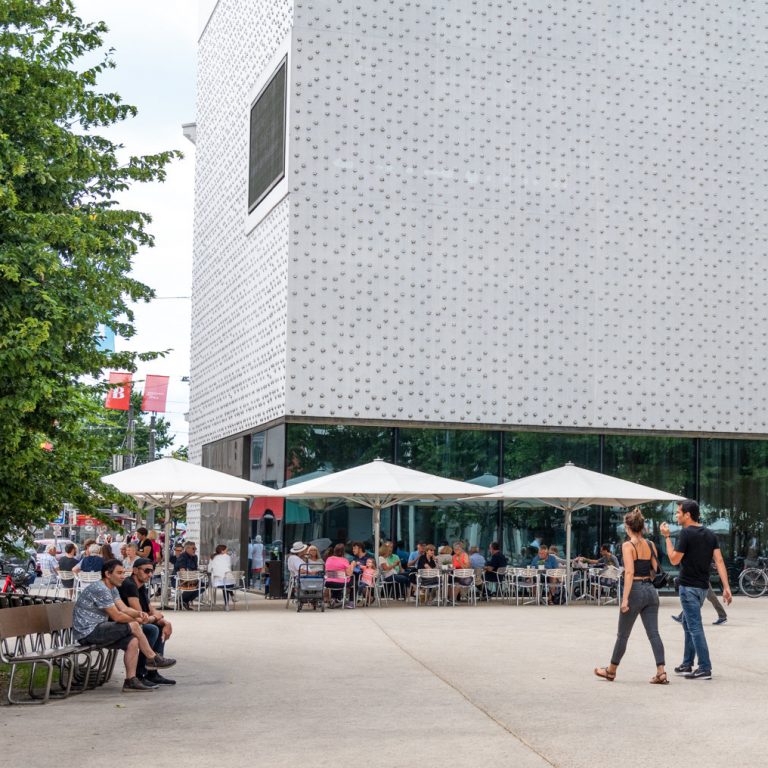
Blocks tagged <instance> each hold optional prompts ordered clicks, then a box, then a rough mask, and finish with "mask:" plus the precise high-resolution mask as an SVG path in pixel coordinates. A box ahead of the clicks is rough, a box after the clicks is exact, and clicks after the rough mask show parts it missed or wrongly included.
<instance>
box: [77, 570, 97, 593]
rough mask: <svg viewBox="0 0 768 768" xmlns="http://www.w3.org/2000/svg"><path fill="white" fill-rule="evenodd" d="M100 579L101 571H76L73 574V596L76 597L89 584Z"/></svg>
mask: <svg viewBox="0 0 768 768" xmlns="http://www.w3.org/2000/svg"><path fill="white" fill-rule="evenodd" d="M100 580H101V571H78V572H77V573H76V574H75V597H77V596H78V595H79V594H80V593H81V592H82V591H83V590H84V589H85V588H86V587H87V586H88V585H89V584H95V583H96V582H97V581H100Z"/></svg>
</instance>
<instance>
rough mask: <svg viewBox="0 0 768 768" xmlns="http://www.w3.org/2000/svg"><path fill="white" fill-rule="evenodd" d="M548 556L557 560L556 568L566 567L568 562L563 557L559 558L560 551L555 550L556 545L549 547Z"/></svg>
mask: <svg viewBox="0 0 768 768" xmlns="http://www.w3.org/2000/svg"><path fill="white" fill-rule="evenodd" d="M549 554H550V555H552V557H554V558H555V560H557V567H558V568H565V567H566V565H568V561H567V560H566V559H565V558H564V557H560V550H559V549H558V548H557V545H556V544H550V545H549Z"/></svg>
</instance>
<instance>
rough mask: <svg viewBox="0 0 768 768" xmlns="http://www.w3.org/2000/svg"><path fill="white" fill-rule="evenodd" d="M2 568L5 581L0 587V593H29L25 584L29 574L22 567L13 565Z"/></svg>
mask: <svg viewBox="0 0 768 768" xmlns="http://www.w3.org/2000/svg"><path fill="white" fill-rule="evenodd" d="M3 570H4V572H5V581H4V582H3V588H2V589H0V594H13V593H17V594H21V595H28V594H29V587H28V586H27V582H28V581H29V576H28V574H27V572H26V571H25V570H24V569H23V568H20V567H19V566H14V567H11V568H4V569H3Z"/></svg>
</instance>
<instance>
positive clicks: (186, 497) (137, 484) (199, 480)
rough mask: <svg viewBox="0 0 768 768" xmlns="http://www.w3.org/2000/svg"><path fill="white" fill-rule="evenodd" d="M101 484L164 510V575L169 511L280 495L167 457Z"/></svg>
mask: <svg viewBox="0 0 768 768" xmlns="http://www.w3.org/2000/svg"><path fill="white" fill-rule="evenodd" d="M101 480H102V482H104V483H108V484H109V485H114V486H115V488H117V490H118V491H120V492H121V493H124V494H126V495H127V496H133V498H134V499H136V501H137V502H138V503H139V504H140V505H141V506H151V507H162V508H163V509H165V525H164V528H163V530H164V531H165V541H164V542H163V565H164V571H165V573H166V574H167V573H168V566H169V558H170V538H171V509H173V508H174V507H180V506H182V505H183V504H187V503H189V502H217V501H245V500H246V499H249V498H251V497H253V496H278V495H279V494H278V492H277V491H276V490H275V489H274V488H268V487H267V486H265V485H259V484H258V483H252V482H250V480H243V479H241V478H239V477H234V476H233V475H228V474H226V473H225V472H217V471H216V470H214V469H207V468H206V467H201V466H199V465H198V464H190V463H189V462H187V461H179V460H178V459H173V458H170V457H168V458H163V459H157V460H156V461H151V462H149V463H147V464H140V465H139V466H137V467H132V468H131V469H126V470H123V471H122V472H115V473H114V474H112V475H105V476H104V477H102V478H101ZM161 602H162V606H163V608H165V607H166V606H167V602H168V579H167V578H166V579H164V580H163V592H162V598H161Z"/></svg>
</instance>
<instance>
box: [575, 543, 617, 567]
mask: <svg viewBox="0 0 768 768" xmlns="http://www.w3.org/2000/svg"><path fill="white" fill-rule="evenodd" d="M579 559H580V560H581V561H582V562H585V563H589V564H590V565H594V566H596V567H598V568H601V567H605V566H607V565H612V566H613V567H614V568H618V567H619V559H618V558H617V557H616V555H614V554H612V552H611V545H610V544H602V545H601V546H600V557H599V558H598V559H597V560H590V559H589V558H587V557H581V558H579Z"/></svg>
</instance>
